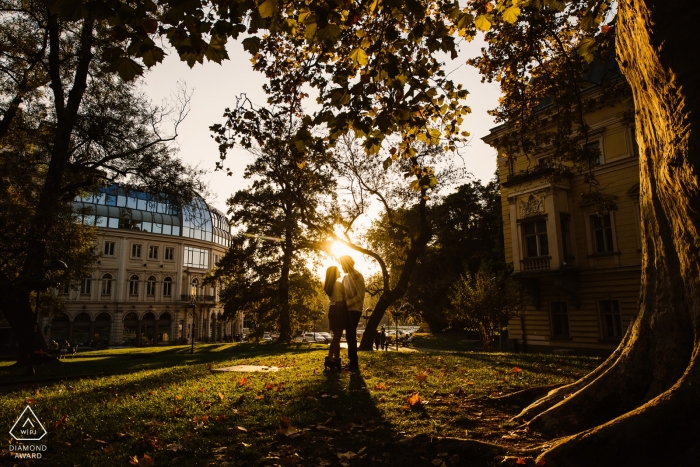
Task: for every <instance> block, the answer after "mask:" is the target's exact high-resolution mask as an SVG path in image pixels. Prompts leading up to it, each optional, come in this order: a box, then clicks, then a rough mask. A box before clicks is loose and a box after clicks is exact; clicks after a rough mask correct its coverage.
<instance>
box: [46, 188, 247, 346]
mask: <svg viewBox="0 0 700 467" xmlns="http://www.w3.org/2000/svg"><path fill="white" fill-rule="evenodd" d="M73 207H74V210H75V211H76V212H79V213H89V214H84V215H81V220H82V222H83V223H86V224H90V225H96V226H97V240H96V248H97V252H98V254H99V259H98V260H97V261H96V262H95V264H94V265H93V268H92V271H91V273H90V274H89V276H87V277H85V278H84V279H83V280H82V281H81V282H80V284H70V285H68V284H66V285H63V286H61V287H60V288H59V290H58V293H59V296H60V297H61V298H62V299H63V301H64V303H65V305H66V306H65V309H66V312H65V313H58V314H55V315H54V316H45V317H42V318H41V323H40V325H41V328H42V330H43V331H44V334H45V336H46V338H47V339H54V340H56V341H63V340H65V339H67V340H68V341H70V342H73V343H78V344H85V345H92V346H95V347H101V346H108V345H109V346H118V345H126V346H143V345H159V344H176V343H187V342H190V336H191V334H192V328H193V326H194V334H195V339H196V340H198V341H200V340H205V341H222V340H225V339H229V338H231V337H232V336H234V335H236V334H242V327H243V319H242V316H238V317H237V318H236V319H228V320H224V319H223V318H222V313H223V308H222V306H221V304H220V303H219V300H218V291H217V290H216V288H214V287H211V286H204V285H203V284H202V280H203V276H204V275H205V274H206V273H207V271H209V270H210V269H211V268H212V267H214V265H215V264H216V263H217V262H218V260H219V258H221V257H222V256H223V255H224V254H225V253H226V251H227V250H228V247H229V246H230V244H231V234H230V225H229V223H228V221H227V219H226V217H225V216H224V215H223V214H222V213H220V212H219V211H217V210H216V209H213V208H211V207H209V206H207V204H206V203H205V202H204V200H203V199H201V198H197V199H195V200H194V201H193V202H192V203H191V204H190V205H179V204H178V203H177V202H175V201H174V200H165V199H157V198H156V197H153V196H151V195H149V194H147V193H141V192H136V193H134V192H128V193H127V192H124V191H123V190H122V189H121V188H119V187H118V186H116V185H115V186H111V187H110V188H108V189H106V190H104V192H103V193H101V194H100V195H99V196H90V197H88V198H83V199H78V200H76V201H74V203H73Z"/></svg>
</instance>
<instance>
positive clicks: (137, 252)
mask: <svg viewBox="0 0 700 467" xmlns="http://www.w3.org/2000/svg"><path fill="white" fill-rule="evenodd" d="M131 257H132V258H140V257H141V245H139V244H138V243H134V244H132V245H131Z"/></svg>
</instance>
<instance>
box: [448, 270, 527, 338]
mask: <svg viewBox="0 0 700 467" xmlns="http://www.w3.org/2000/svg"><path fill="white" fill-rule="evenodd" d="M449 299H450V302H451V304H452V306H453V307H454V310H455V315H456V318H457V319H458V320H459V321H461V322H464V323H465V324H466V326H467V328H468V329H475V330H477V331H478V332H479V337H480V338H481V342H482V344H483V346H484V350H491V346H492V344H493V337H494V335H495V334H496V333H499V334H500V333H501V332H502V330H503V327H504V326H505V324H506V323H508V320H509V319H510V318H513V317H515V316H518V315H519V314H521V313H523V312H524V311H525V302H524V296H523V291H522V290H521V288H520V286H519V284H518V283H517V282H515V281H513V280H510V279H508V274H507V273H506V272H504V271H498V272H494V271H492V270H491V268H489V267H488V266H487V265H483V266H482V267H481V268H479V271H478V272H477V273H476V274H474V275H472V274H470V273H469V272H465V273H464V274H463V275H462V276H461V277H460V279H459V280H458V281H457V282H456V283H455V284H454V285H453V286H452V289H451V291H450V294H449Z"/></svg>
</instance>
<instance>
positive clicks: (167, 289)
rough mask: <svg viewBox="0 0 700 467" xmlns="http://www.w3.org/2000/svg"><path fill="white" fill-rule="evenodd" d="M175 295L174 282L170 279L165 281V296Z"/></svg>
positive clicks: (167, 278)
mask: <svg viewBox="0 0 700 467" xmlns="http://www.w3.org/2000/svg"><path fill="white" fill-rule="evenodd" d="M172 294H173V280H172V279H171V278H170V277H166V278H165V279H163V296H164V297H170V296H171V295H172Z"/></svg>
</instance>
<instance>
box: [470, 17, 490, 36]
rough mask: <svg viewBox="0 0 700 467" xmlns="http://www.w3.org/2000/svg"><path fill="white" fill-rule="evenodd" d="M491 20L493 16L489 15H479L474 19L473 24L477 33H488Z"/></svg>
mask: <svg viewBox="0 0 700 467" xmlns="http://www.w3.org/2000/svg"><path fill="white" fill-rule="evenodd" d="M492 20H493V16H491V15H479V16H477V17H476V21H475V22H474V24H475V25H476V28H477V29H478V30H479V31H484V32H486V31H488V30H489V29H491V21H492Z"/></svg>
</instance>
